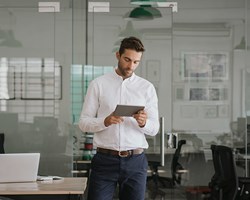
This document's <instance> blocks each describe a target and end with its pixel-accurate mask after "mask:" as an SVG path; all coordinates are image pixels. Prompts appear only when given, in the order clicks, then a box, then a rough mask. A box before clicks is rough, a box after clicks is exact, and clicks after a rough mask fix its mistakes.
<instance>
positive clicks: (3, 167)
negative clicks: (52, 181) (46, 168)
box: [0, 153, 40, 183]
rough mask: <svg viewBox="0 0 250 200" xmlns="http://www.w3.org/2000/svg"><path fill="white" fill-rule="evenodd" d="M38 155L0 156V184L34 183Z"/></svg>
mask: <svg viewBox="0 0 250 200" xmlns="http://www.w3.org/2000/svg"><path fill="white" fill-rule="evenodd" d="M39 161H40V153H10V154H0V183H7V182H32V181H36V179H37V173H38V167H39Z"/></svg>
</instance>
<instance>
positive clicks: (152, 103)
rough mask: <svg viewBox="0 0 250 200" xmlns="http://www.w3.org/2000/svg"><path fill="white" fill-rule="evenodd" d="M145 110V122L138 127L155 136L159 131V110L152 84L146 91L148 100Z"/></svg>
mask: <svg viewBox="0 0 250 200" xmlns="http://www.w3.org/2000/svg"><path fill="white" fill-rule="evenodd" d="M145 111H146V112H147V117H148V118H147V122H146V124H145V126H144V127H142V128H140V127H139V128H140V129H141V131H142V132H143V133H144V134H146V135H150V136H155V135H156V134H157V133H158V132H159V128H160V123H159V111H158V98H157V94H156V91H155V88H154V86H153V85H152V87H151V88H150V89H149V91H148V101H147V104H146V108H145Z"/></svg>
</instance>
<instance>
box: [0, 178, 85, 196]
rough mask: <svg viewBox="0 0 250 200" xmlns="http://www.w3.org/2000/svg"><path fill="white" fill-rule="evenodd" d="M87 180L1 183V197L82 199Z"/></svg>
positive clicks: (67, 179) (65, 179) (64, 179)
mask: <svg viewBox="0 0 250 200" xmlns="http://www.w3.org/2000/svg"><path fill="white" fill-rule="evenodd" d="M86 185H87V178H63V179H62V180H53V181H37V182H27V183H1V184H0V196H5V197H8V198H12V199H15V200H16V199H17V200H29V199H32V200H43V199H44V200H45V199H46V200H49V199H56V200H64V199H82V198H83V194H84V191H85V189H86Z"/></svg>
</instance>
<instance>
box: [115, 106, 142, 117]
mask: <svg viewBox="0 0 250 200" xmlns="http://www.w3.org/2000/svg"><path fill="white" fill-rule="evenodd" d="M144 107H145V106H134V105H120V104H118V105H117V106H116V108H115V111H114V115H115V116H129V117H130V116H132V115H134V114H136V113H137V112H138V111H140V110H143V109H144Z"/></svg>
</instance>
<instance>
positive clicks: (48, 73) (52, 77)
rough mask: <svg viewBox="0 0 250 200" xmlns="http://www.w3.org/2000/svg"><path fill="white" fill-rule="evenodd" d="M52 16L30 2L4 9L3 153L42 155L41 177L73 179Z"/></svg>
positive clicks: (0, 58) (0, 71)
mask: <svg viewBox="0 0 250 200" xmlns="http://www.w3.org/2000/svg"><path fill="white" fill-rule="evenodd" d="M9 3H10V4H11V2H9ZM25 3H27V4H29V6H25ZM3 5H6V4H1V6H3ZM56 9H57V8H56ZM54 11H55V7H53V6H52V7H50V6H47V7H46V6H45V7H39V4H38V2H37V3H35V2H34V3H33V4H32V3H30V1H26V2H23V4H22V3H20V4H19V5H18V3H17V4H16V5H15V6H7V7H6V6H3V7H0V13H1V14H0V15H1V17H0V132H1V133H4V136H5V140H4V149H5V153H26V152H39V153H41V157H40V165H39V174H41V175H59V176H71V169H72V144H71V142H72V138H71V137H72V136H70V135H69V134H68V132H69V131H68V130H69V128H68V124H69V123H68V122H66V120H65V119H63V118H62V117H61V116H62V114H63V113H64V111H62V110H61V109H60V106H61V103H62V102H63V101H65V98H63V70H64V71H65V70H66V69H65V65H67V63H66V62H65V60H63V59H66V57H64V58H63V57H62V56H61V55H63V54H64V53H63V52H62V51H61V50H60V48H62V47H63V45H62V44H61V41H60V40H61V39H60V37H63V34H62V35H60V34H59V32H60V29H61V28H62V27H58V21H57V20H58V19H59V18H60V16H59V14H58V13H57V12H54ZM67 14H69V13H67ZM65 15H66V14H65ZM68 17H69V19H70V17H71V15H68ZM64 26H65V27H67V24H65V25H64ZM68 33H71V31H70V32H68ZM66 38H70V37H69V36H66V37H65V38H64V39H66ZM59 41H60V44H59V45H57V42H59ZM67 43H68V42H66V43H65V45H67ZM70 55H71V54H70ZM62 58H63V59H62ZM70 62H71V61H70ZM68 66H70V65H68ZM63 68H64V69H63ZM64 78H65V77H64ZM64 83H65V82H64Z"/></svg>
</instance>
